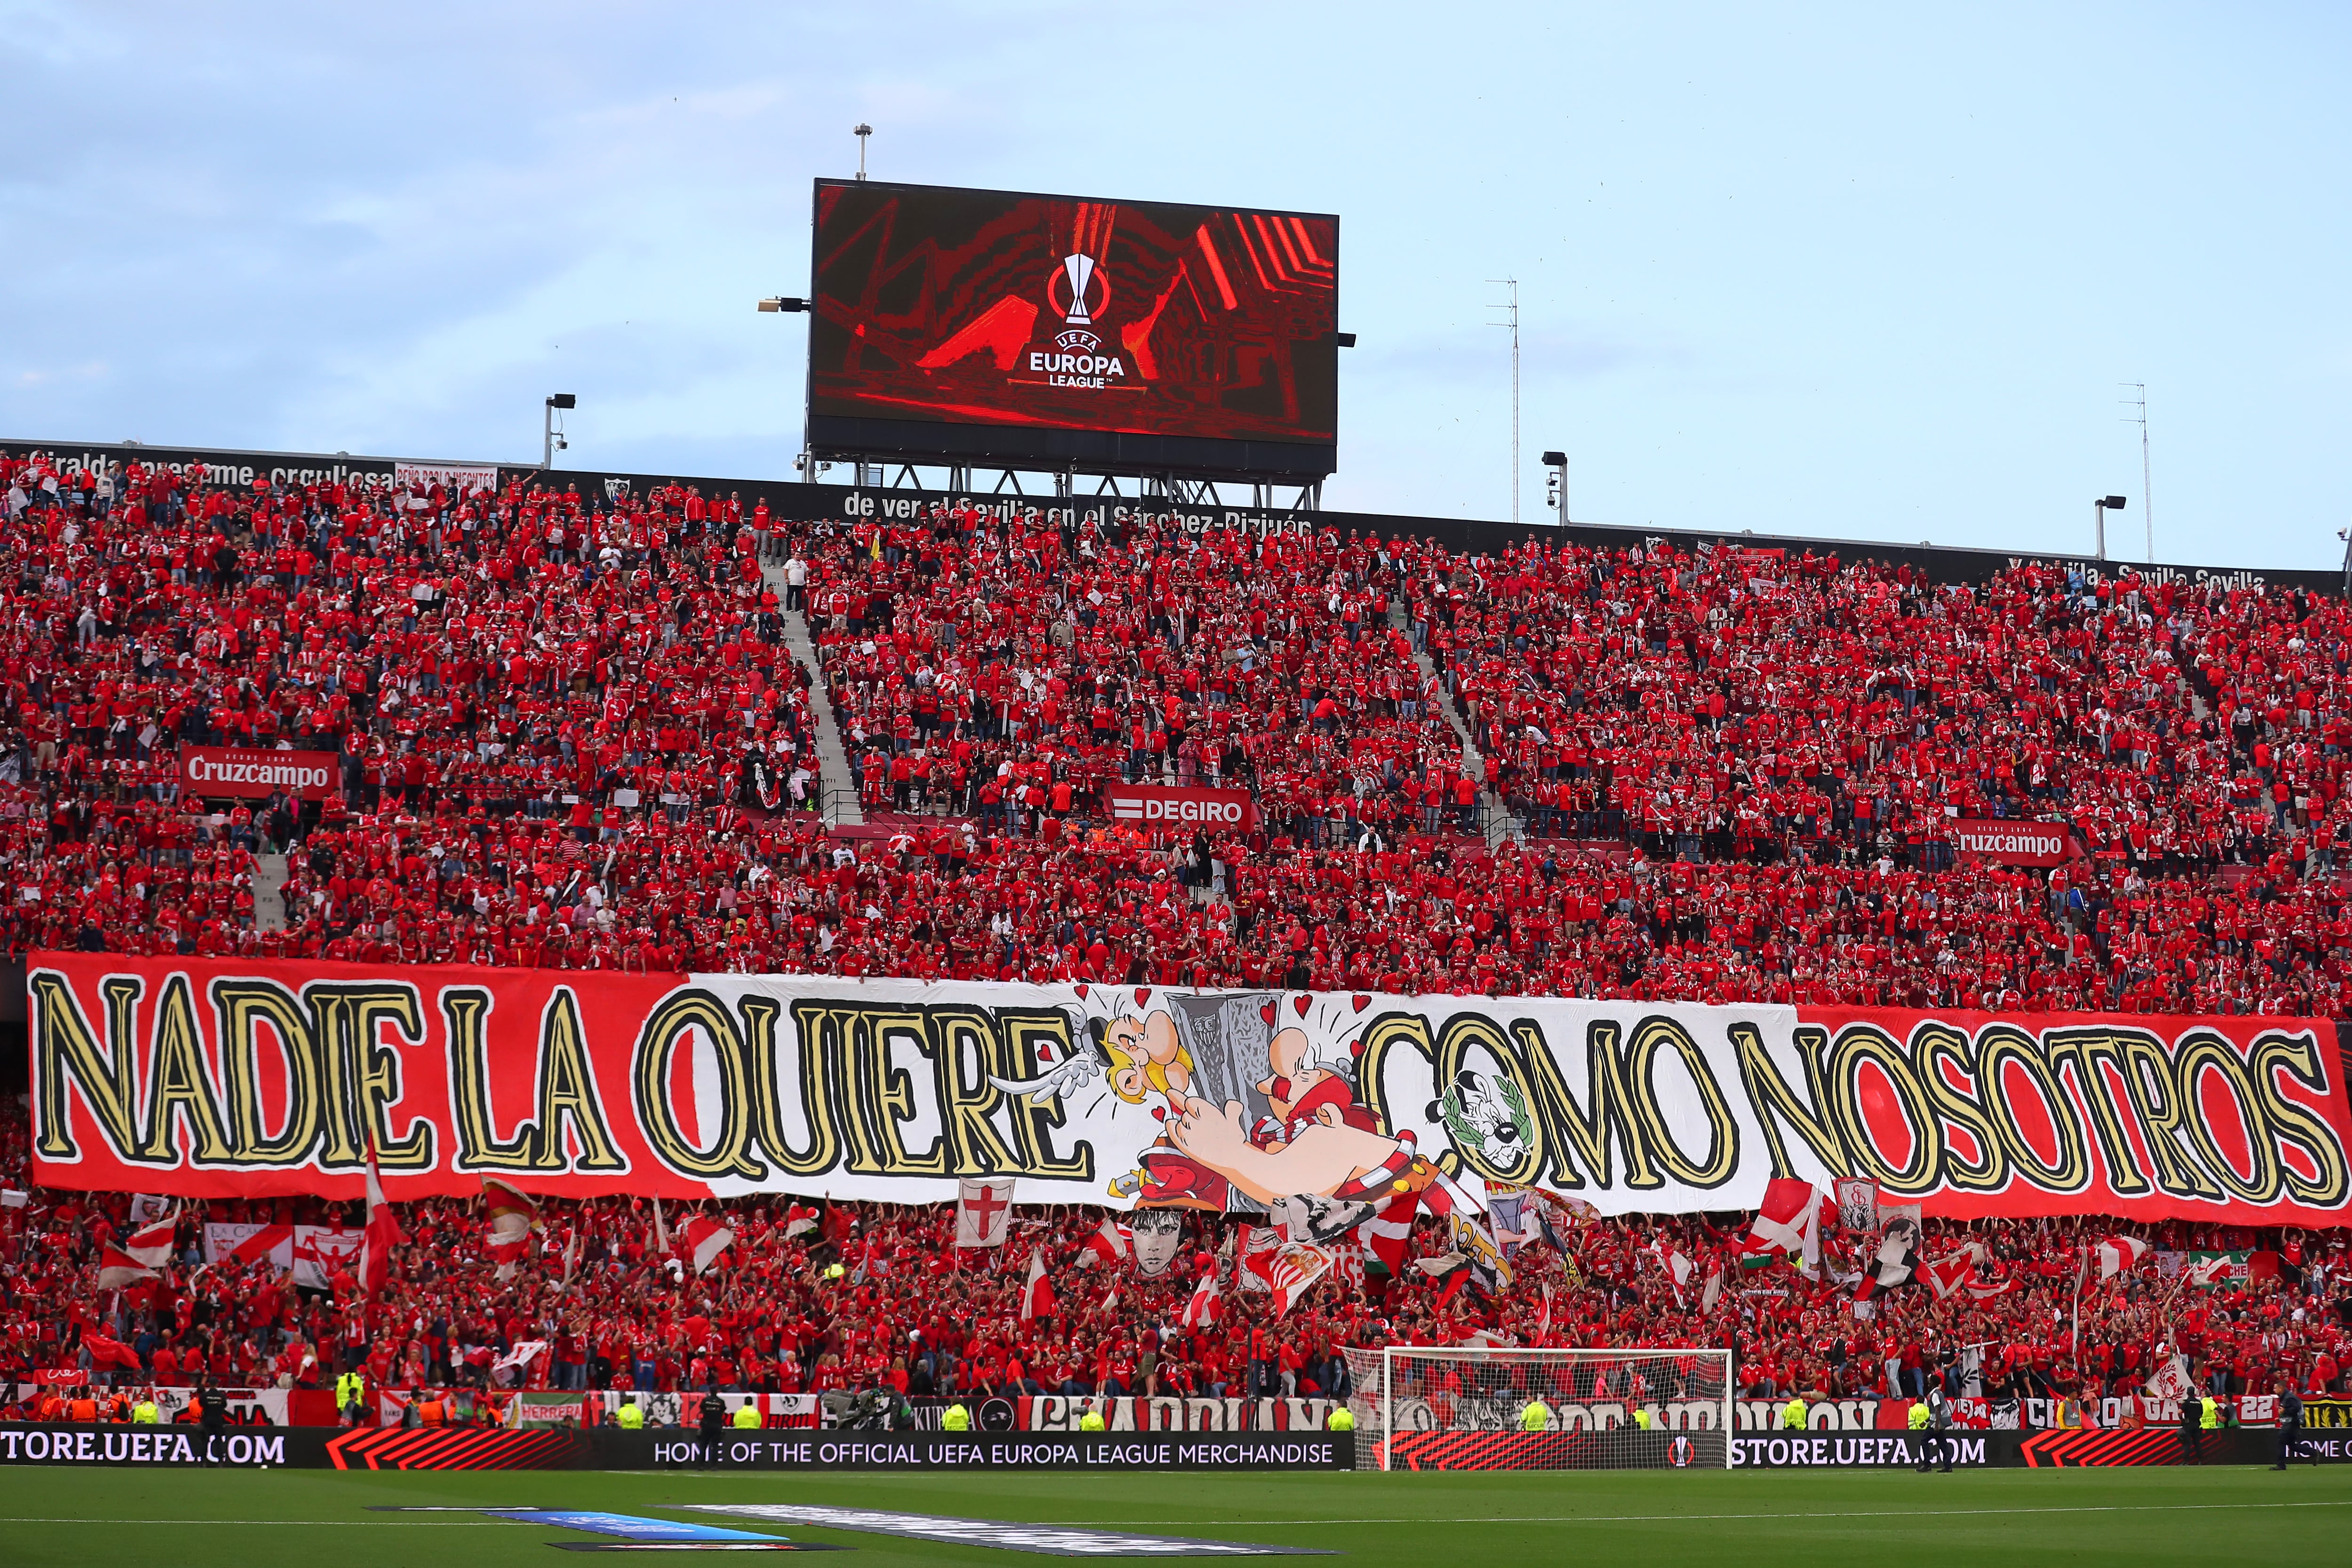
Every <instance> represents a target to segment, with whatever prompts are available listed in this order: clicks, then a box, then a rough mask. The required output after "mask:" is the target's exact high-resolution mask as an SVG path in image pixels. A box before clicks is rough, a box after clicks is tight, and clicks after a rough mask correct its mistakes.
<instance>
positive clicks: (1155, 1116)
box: [1151, 1105, 1168, 1121]
mask: <svg viewBox="0 0 2352 1568" xmlns="http://www.w3.org/2000/svg"><path fill="white" fill-rule="evenodd" d="M1151 1120H1152V1121H1167V1120H1168V1108H1167V1107H1166V1106H1164V1105H1155V1106H1153V1107H1152V1108H1151Z"/></svg>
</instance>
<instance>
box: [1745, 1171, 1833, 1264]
mask: <svg viewBox="0 0 2352 1568" xmlns="http://www.w3.org/2000/svg"><path fill="white" fill-rule="evenodd" d="M1790 1253H1794V1254H1796V1258H1795V1259H1794V1260H1793V1261H1795V1262H1796V1263H1797V1266H1798V1267H1799V1268H1802V1269H1803V1270H1804V1271H1805V1272H1806V1273H1808V1274H1811V1273H1812V1272H1813V1269H1814V1267H1815V1265H1816V1264H1818V1263H1819V1262H1820V1260H1821V1256H1822V1206H1821V1200H1820V1198H1819V1196H1818V1195H1817V1194H1815V1193H1814V1191H1813V1184H1812V1183H1811V1182H1803V1181H1799V1180H1798V1179H1797V1178H1796V1177H1794V1176H1776V1177H1774V1178H1773V1179H1772V1181H1771V1182H1770V1183H1769V1184H1767V1185H1766V1186H1765V1188H1764V1203H1763V1206H1762V1207H1760V1208H1759V1209H1758V1210H1757V1211H1756V1218H1755V1220H1754V1222H1753V1223H1752V1224H1750V1225H1749V1226H1748V1237H1747V1239H1746V1240H1745V1241H1743V1242H1742V1243H1741V1244H1740V1247H1739V1266H1740V1267H1741V1268H1763V1267H1765V1266H1767V1265H1769V1264H1773V1263H1779V1262H1781V1261H1782V1260H1784V1259H1788V1258H1789V1255H1790Z"/></svg>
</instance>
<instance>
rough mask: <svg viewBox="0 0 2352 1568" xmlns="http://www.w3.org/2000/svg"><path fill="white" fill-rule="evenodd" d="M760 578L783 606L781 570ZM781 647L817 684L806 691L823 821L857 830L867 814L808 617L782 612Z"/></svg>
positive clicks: (765, 569) (763, 571) (771, 569)
mask: <svg viewBox="0 0 2352 1568" xmlns="http://www.w3.org/2000/svg"><path fill="white" fill-rule="evenodd" d="M760 574H761V577H763V578H764V579H766V581H767V584H768V586H769V587H771V588H772V589H774V590H775V593H776V602H777V603H778V604H780V605H781V604H782V603H783V602H784V569H783V568H782V566H763V567H761V569H760ZM784 643H785V646H786V647H790V648H791V649H792V650H793V658H796V659H798V660H800V661H801V664H802V666H803V668H805V669H807V671H808V672H809V679H812V680H814V681H815V682H816V684H815V686H814V687H813V688H812V689H810V691H809V711H810V712H811V713H812V714H814V716H815V718H816V765H817V774H818V777H819V780H820V781H821V782H822V784H824V816H825V820H826V821H827V822H828V823H830V824H832V825H834V826H844V827H856V826H861V825H863V824H864V822H865V821H866V813H865V810H864V809H863V808H862V807H861V806H859V805H858V804H857V774H856V772H855V771H854V770H853V769H852V768H851V767H850V765H849V748H848V747H847V746H846V745H845V744H844V743H843V742H842V739H841V725H840V723H839V722H838V721H836V720H835V718H834V714H833V699H832V698H830V697H828V696H827V695H825V689H824V670H823V669H822V668H820V667H819V666H818V664H817V661H816V638H815V637H814V636H813V635H812V634H811V632H810V631H809V624H808V617H807V616H803V614H801V612H800V611H798V610H786V611H785V612H784Z"/></svg>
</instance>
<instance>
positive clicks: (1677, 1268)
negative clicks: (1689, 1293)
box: [1642, 1237, 1698, 1307]
mask: <svg viewBox="0 0 2352 1568" xmlns="http://www.w3.org/2000/svg"><path fill="white" fill-rule="evenodd" d="M1642 1250H1643V1251H1644V1252H1646V1253H1648V1254H1649V1255H1650V1256H1651V1257H1652V1258H1656V1259H1657V1260H1658V1267H1659V1268H1663V1269H1664V1270H1665V1271H1666V1283H1667V1284H1668V1285H1669V1286H1671V1287H1672V1288H1673V1289H1674V1292H1675V1306H1677V1307H1679V1306H1681V1305H1682V1303H1683V1287H1684V1286H1685V1285H1687V1284H1689V1283H1690V1279H1691V1276H1692V1275H1693V1274H1695V1273H1696V1272H1697V1271H1698V1265H1697V1264H1696V1263H1693V1262H1692V1261H1691V1260H1690V1259H1689V1258H1687V1257H1685V1255H1684V1254H1683V1252H1682V1251H1681V1249H1680V1248H1678V1247H1673V1246H1670V1245H1668V1243H1667V1241H1666V1239H1665V1238H1664V1237H1659V1238H1658V1239H1657V1240H1655V1241H1654V1242H1652V1243H1650V1245H1649V1246H1647V1247H1643V1249H1642Z"/></svg>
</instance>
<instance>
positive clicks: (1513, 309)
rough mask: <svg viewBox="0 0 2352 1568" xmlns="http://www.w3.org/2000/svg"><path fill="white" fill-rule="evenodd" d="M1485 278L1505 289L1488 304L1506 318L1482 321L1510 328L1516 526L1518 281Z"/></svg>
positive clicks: (1514, 513)
mask: <svg viewBox="0 0 2352 1568" xmlns="http://www.w3.org/2000/svg"><path fill="white" fill-rule="evenodd" d="M1486 281H1487V282H1489V283H1492V284H1496V285H1497V286H1499V287H1501V288H1503V289H1508V290H1509V293H1508V294H1507V296H1506V297H1505V298H1504V300H1503V302H1502V303H1501V304H1499V305H1492V306H1489V307H1488V309H1490V310H1502V311H1505V312H1507V315H1508V319H1507V320H1506V321H1489V322H1487V323H1486V324H1487V325H1488V326H1490V327H1508V328H1510V329H1511V522H1512V524H1513V525H1514V526H1517V523H1518V521H1519V280H1518V279H1516V278H1489V279H1486Z"/></svg>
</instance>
